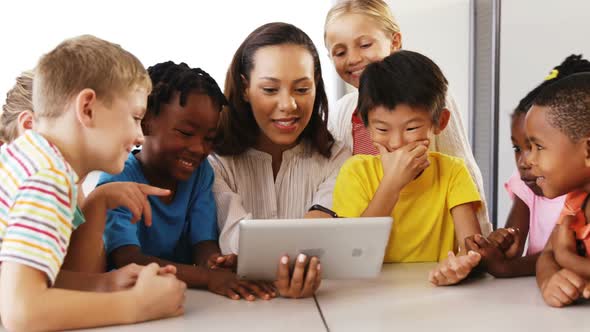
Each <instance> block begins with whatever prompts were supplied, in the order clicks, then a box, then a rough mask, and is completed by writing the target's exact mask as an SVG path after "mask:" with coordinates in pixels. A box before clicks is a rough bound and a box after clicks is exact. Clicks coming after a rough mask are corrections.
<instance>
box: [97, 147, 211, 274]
mask: <svg viewBox="0 0 590 332" xmlns="http://www.w3.org/2000/svg"><path fill="white" fill-rule="evenodd" d="M213 174H214V173H213V169H212V168H211V165H210V164H209V162H208V161H207V159H205V160H204V161H203V162H202V163H201V165H199V167H198V168H197V169H196V170H195V172H194V173H193V175H191V177H190V179H188V181H180V182H179V183H178V186H177V188H176V193H175V194H174V199H173V201H172V202H171V203H169V204H166V203H164V202H162V201H161V200H160V198H159V197H156V196H148V199H149V202H150V206H151V209H152V226H151V227H147V226H146V225H145V224H144V223H143V218H142V220H140V221H139V222H137V223H136V224H132V223H131V222H130V220H131V218H132V215H131V212H130V211H129V210H128V209H127V208H125V207H119V208H117V209H114V210H109V212H108V214H107V222H106V227H105V232H104V244H105V249H106V252H107V254H110V253H111V252H113V250H115V249H117V248H119V247H121V246H126V245H135V246H138V247H140V248H141V252H142V253H143V254H144V255H149V256H155V257H158V258H161V259H166V260H170V261H173V262H176V263H181V264H192V263H193V259H192V252H193V246H194V245H195V244H197V243H199V242H201V241H207V240H215V241H217V240H218V229H217V215H216V207H215V200H214V198H213V193H212V191H211V189H212V187H213V179H214V175H213ZM116 181H130V182H137V183H145V184H148V181H147V179H146V178H145V176H144V174H143V170H142V168H141V164H140V163H139V161H138V160H137V159H136V158H135V156H134V155H133V154H130V155H129V158H128V159H127V161H126V162H125V168H124V169H123V172H121V173H120V174H118V175H110V174H106V173H103V174H101V176H100V179H99V181H98V185H99V186H100V185H101V184H105V183H108V182H116Z"/></svg>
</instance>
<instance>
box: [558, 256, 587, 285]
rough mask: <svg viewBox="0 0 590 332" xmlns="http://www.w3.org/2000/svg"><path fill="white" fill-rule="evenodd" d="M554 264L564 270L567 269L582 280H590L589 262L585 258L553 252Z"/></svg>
mask: <svg viewBox="0 0 590 332" xmlns="http://www.w3.org/2000/svg"><path fill="white" fill-rule="evenodd" d="M554 256H555V261H556V263H557V264H558V265H559V266H560V267H561V268H564V269H568V270H570V271H572V272H574V273H576V274H577V275H579V276H580V277H582V278H585V279H590V260H588V258H586V257H582V256H579V255H578V254H576V253H573V252H569V251H565V250H562V251H561V252H559V253H557V252H555V254H554Z"/></svg>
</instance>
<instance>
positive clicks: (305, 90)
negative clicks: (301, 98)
mask: <svg viewBox="0 0 590 332" xmlns="http://www.w3.org/2000/svg"><path fill="white" fill-rule="evenodd" d="M309 90H310V88H308V87H305V88H297V89H295V91H297V93H300V94H306V93H308V92H309Z"/></svg>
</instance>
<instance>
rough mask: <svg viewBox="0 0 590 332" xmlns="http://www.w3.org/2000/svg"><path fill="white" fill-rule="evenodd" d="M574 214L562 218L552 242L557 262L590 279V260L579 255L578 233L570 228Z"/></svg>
mask: <svg viewBox="0 0 590 332" xmlns="http://www.w3.org/2000/svg"><path fill="white" fill-rule="evenodd" d="M572 219H573V216H568V217H565V218H564V219H562V224H558V225H556V226H555V228H554V233H555V236H554V237H553V240H552V241H553V243H552V244H551V245H552V247H553V249H554V251H553V253H554V257H555V261H556V262H557V264H559V265H560V266H561V267H562V268H564V269H568V270H570V271H572V272H574V273H576V274H577V275H579V276H580V277H582V278H585V279H590V260H588V258H586V257H582V256H580V255H578V253H577V250H576V234H575V232H574V231H573V230H572V229H571V228H570V224H571V222H572Z"/></svg>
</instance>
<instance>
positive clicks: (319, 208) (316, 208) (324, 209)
mask: <svg viewBox="0 0 590 332" xmlns="http://www.w3.org/2000/svg"><path fill="white" fill-rule="evenodd" d="M308 211H321V212H324V213H327V214H329V215H330V216H331V217H332V218H338V214H336V212H334V211H332V210H330V209H328V208H327V207H324V206H322V205H319V204H314V205H313V206H312V207H310V208H309V210H308Z"/></svg>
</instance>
